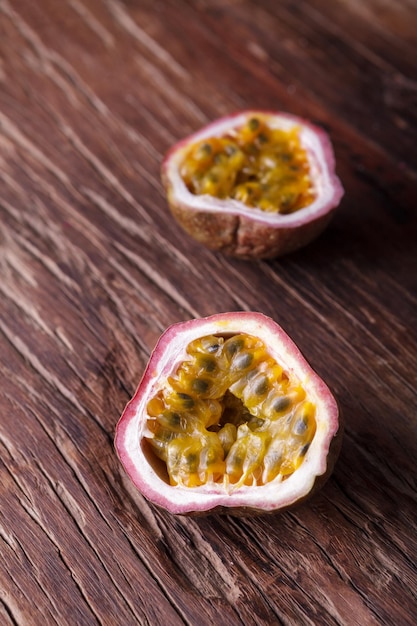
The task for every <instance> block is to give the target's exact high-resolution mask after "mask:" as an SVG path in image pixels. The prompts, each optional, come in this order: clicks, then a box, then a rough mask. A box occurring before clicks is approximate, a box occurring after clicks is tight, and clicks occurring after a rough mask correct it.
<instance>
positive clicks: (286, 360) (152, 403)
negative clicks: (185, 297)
mask: <svg viewBox="0 0 417 626" xmlns="http://www.w3.org/2000/svg"><path fill="white" fill-rule="evenodd" d="M340 434H341V428H340V425H339V413H338V407H337V403H336V401H335V399H334V397H333V395H332V394H331V392H330V391H329V389H328V387H327V386H326V385H325V383H324V382H323V381H322V380H321V379H320V378H319V377H318V375H317V374H316V373H315V372H314V371H313V370H312V368H311V367H310V365H308V363H307V362H306V360H305V359H304V357H303V356H302V354H301V353H300V351H299V349H298V348H297V347H296V345H295V344H294V343H293V341H292V340H291V339H290V338H289V337H288V335H286V333H285V332H284V331H283V330H282V328H281V327H280V326H278V324H276V323H275V322H274V321H273V320H272V319H270V318H268V317H266V316H265V315H263V314H261V313H253V312H237V313H222V314H217V315H213V316H211V317H207V318H203V319H194V320H189V321H186V322H182V323H178V324H174V325H173V326H170V327H169V328H168V329H167V330H166V331H165V333H164V334H163V335H162V336H161V337H160V339H159V341H158V343H157V345H156V347H155V349H154V351H153V353H152V355H151V358H150V360H149V363H148V365H147V368H146V370H145V373H144V375H143V378H142V380H141V382H140V384H139V386H138V388H137V390H136V393H135V395H134V397H133V398H132V400H131V401H130V402H129V403H128V405H127V406H126V408H125V410H124V412H123V415H122V417H121V418H120V421H119V423H118V425H117V428H116V436H115V447H116V450H117V453H118V455H119V458H120V460H121V462H122V464H123V466H124V468H125V470H126V472H127V474H128V475H129V476H130V478H131V480H132V481H133V483H134V484H135V485H136V487H137V488H138V489H139V491H140V492H141V493H142V494H143V495H144V496H145V497H146V498H147V499H148V500H150V501H152V502H153V503H155V504H156V505H159V506H161V507H163V508H165V509H167V510H168V511H170V512H171V513H174V514H203V513H208V512H214V511H215V512H229V513H234V514H254V513H267V512H274V511H278V510H282V509H285V508H288V507H290V506H292V505H294V504H296V503H299V502H300V501H302V500H304V499H305V498H306V497H307V496H309V495H311V493H312V492H313V490H315V488H317V486H318V485H320V484H322V483H323V482H324V481H325V479H326V478H327V477H328V476H329V474H330V472H331V470H332V468H333V464H334V461H335V459H336V457H337V454H338V451H339V444H340Z"/></svg>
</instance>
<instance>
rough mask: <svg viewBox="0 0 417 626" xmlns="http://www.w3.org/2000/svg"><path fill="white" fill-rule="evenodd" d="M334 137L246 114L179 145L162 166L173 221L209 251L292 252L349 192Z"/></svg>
mask: <svg viewBox="0 0 417 626" xmlns="http://www.w3.org/2000/svg"><path fill="white" fill-rule="evenodd" d="M334 167H335V162H334V154H333V149H332V146H331V143H330V140H329V138H328V137H327V135H326V134H325V133H324V131H323V130H321V129H319V128H318V127H316V126H313V125H312V124H310V123H308V122H306V121H304V120H301V119H300V118H297V117H295V116H291V115H288V114H285V113H274V112H266V111H244V112H241V113H238V114H235V115H232V116H229V117H225V118H222V119H220V120H218V121H216V122H213V123H212V124H210V125H208V126H206V127H205V128H203V129H202V130H200V131H199V132H197V133H195V134H194V135H191V136H190V137H188V138H186V139H184V140H183V141H181V142H179V143H178V144H177V145H175V146H174V147H173V148H172V149H171V150H170V151H169V152H168V154H167V155H166V157H165V159H164V162H163V165H162V181H163V183H164V186H165V189H166V192H167V199H168V203H169V206H170V208H171V211H172V214H173V216H174V217H175V218H176V220H177V221H178V222H179V224H180V225H181V226H182V227H183V228H184V229H185V230H186V231H187V232H188V234H190V235H191V236H192V237H194V238H195V239H196V240H197V241H199V242H200V243H202V244H204V245H205V246H207V247H208V248H211V249H213V250H218V251H221V252H224V253H226V254H230V255H233V256H237V257H242V258H273V257H276V256H281V255H283V254H287V253H289V252H292V251H294V250H296V249H298V248H300V247H302V246H304V245H306V244H307V243H309V242H310V241H312V240H313V239H314V238H315V237H317V236H318V235H319V234H320V233H321V232H322V231H323V229H324V228H325V227H326V226H327V224H328V222H329V220H330V218H331V216H332V214H333V211H334V209H335V208H336V206H337V205H338V203H339V201H340V199H341V197H342V195H343V189H342V186H341V184H340V181H339V179H338V178H337V176H336V175H335V172H334Z"/></svg>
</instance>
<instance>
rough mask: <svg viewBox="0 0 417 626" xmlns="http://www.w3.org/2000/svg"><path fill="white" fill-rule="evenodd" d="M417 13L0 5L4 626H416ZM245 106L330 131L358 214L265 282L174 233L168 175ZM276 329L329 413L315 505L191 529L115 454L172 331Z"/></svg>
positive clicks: (50, 2)
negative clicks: (165, 163)
mask: <svg viewBox="0 0 417 626" xmlns="http://www.w3.org/2000/svg"><path fill="white" fill-rule="evenodd" d="M416 32H417V14H416V5H415V3H414V2H413V1H412V0H398V1H397V2H388V1H387V0H385V1H384V0H369V1H368V2H363V1H362V0H334V1H333V2H328V0H310V1H308V2H307V1H295V0H260V1H256V0H240V1H239V0H223V1H221V2H220V1H217V0H211V1H210V0H188V1H187V0H60V1H59V2H57V1H56V0H36V2H35V1H33V0H0V34H1V36H0V50H1V65H0V79H1V92H0V101H1V107H0V160H1V165H0V178H1V199H0V211H1V213H0V215H1V229H0V272H1V279H0V294H1V318H0V350H1V352H0V355H1V369H0V376H1V384H0V407H1V423H0V449H1V511H0V537H1V563H0V581H1V585H0V589H1V595H0V598H1V603H0V623H1V624H15V625H19V626H28V625H29V626H30V625H32V624H34V625H36V626H38V625H40V626H49V625H50V624H58V625H60V626H69V625H71V626H72V625H81V624H82V625H92V624H102V625H103V626H110V625H123V626H127V625H131V624H149V625H152V626H154V625H159V624H162V625H164V624H166V625H170V626H171V625H176V624H188V625H192V626H201V625H212V624H218V625H225V626H229V625H238V624H240V625H242V624H244V625H251V624H258V625H259V624H285V625H289V626H293V625H296V626H298V625H304V624H314V625H322V624H338V625H341V624H347V625H353V624H357V625H360V626H369V625H374V624H383V625H384V626H386V625H393V626H404V625H407V624H408V625H410V626H411V625H414V624H416V623H417V567H416V561H417V535H416V532H417V524H416V519H417V507H416V499H417V488H416V459H417V419H416V414H417V402H416V387H417V378H416V371H417V354H416V345H417V341H416V338H417V331H416V328H417V324H416V322H417V316H416V303H417V298H416V295H417V290H416V273H417V272H416V269H417V267H416V259H417V255H416V245H415V244H416V235H417V229H416V219H415V204H416V195H415V193H413V192H415V182H416V175H417V169H416V163H417V159H416V157H417V109H416V93H417V83H416V77H417V76H416V56H417V54H416ZM249 107H255V108H258V107H259V108H267V109H276V110H284V111H289V112H291V113H294V114H297V115H301V116H303V117H305V118H308V119H310V120H312V121H313V122H315V123H317V124H319V125H321V126H323V127H324V128H325V129H326V130H327V131H328V132H329V134H330V136H331V139H332V141H333V144H334V148H335V153H336V159H337V172H338V175H339V176H340V178H341V180H342V181H343V185H344V187H345V191H346V193H345V197H344V199H343V201H342V204H341V205H340V208H339V209H338V211H337V213H336V215H335V218H334V219H333V221H332V223H331V225H330V226H329V228H328V229H327V230H326V232H325V233H324V234H323V235H322V236H321V237H320V238H319V239H318V240H317V241H316V242H314V243H312V244H311V245H309V246H308V247H306V248H304V249H303V250H301V251H299V252H297V253H293V254H291V255H288V256H287V257H285V258H282V259H276V260H273V261H253V262H251V261H242V260H235V259H232V258H228V257H226V256H223V255H221V254H220V253H213V252H211V251H209V250H207V249H203V248H202V247H201V246H199V244H198V243H196V242H195V241H194V240H192V239H191V238H190V237H189V236H187V235H186V234H185V233H184V232H183V231H182V230H181V228H180V227H179V226H178V225H177V224H176V223H175V222H174V220H173V218H172V217H171V214H170V212H169V210H168V208H167V203H166V199H165V195H164V193H163V190H162V186H161V183H160V178H159V170H160V164H161V159H162V156H163V154H164V153H165V152H166V150H167V149H168V148H169V147H170V146H171V145H172V144H173V143H174V142H176V141H177V140H179V139H180V138H182V137H184V136H186V135H188V134H189V133H191V132H192V131H195V130H197V129H199V128H200V127H201V126H202V125H204V124H206V123H207V122H209V121H211V120H213V119H215V118H217V117H219V116H221V115H225V114H227V113H229V112H232V111H235V110H239V109H245V108H249ZM240 309H244V310H257V311H261V312H263V313H265V314H267V315H269V316H271V317H273V318H274V319H275V320H276V321H278V322H279V323H280V324H281V325H282V326H283V327H284V329H285V330H286V331H287V332H288V333H289V334H290V336H291V337H292V338H293V339H294V340H295V342H296V343H297V344H298V345H299V347H300V349H301V350H302V352H303V353H304V354H305V356H306V358H307V359H308V360H309V362H310V363H311V365H312V366H313V367H314V369H315V370H316V371H317V372H318V373H319V375H320V376H322V377H323V378H324V380H326V382H327V383H328V385H329V386H330V388H331V389H332V390H333V391H334V393H335V395H336V396H337V398H338V401H339V403H340V406H341V407H342V411H343V414H344V416H345V420H346V431H345V436H344V442H343V447H342V451H341V455H340V458H339V461H338V463H337V465H336V468H335V471H334V473H333V475H332V477H331V479H330V480H329V481H328V483H327V484H326V486H325V487H324V488H323V490H322V491H321V492H320V493H318V494H316V495H315V496H314V497H313V499H311V500H310V501H309V502H307V503H305V504H303V505H302V506H300V507H299V508H296V509H294V510H293V511H290V512H286V513H282V514H280V515H276V516H273V517H262V518H252V519H240V518H236V517H232V516H230V515H228V516H223V517H221V516H211V517H206V518H188V517H175V516H172V515H170V514H168V513H165V512H164V511H161V510H158V509H157V508H156V507H155V506H153V505H151V504H149V503H147V501H146V500H144V498H143V497H142V496H141V495H139V494H138V493H137V492H136V490H135V489H134V488H133V487H132V486H131V483H130V481H129V480H128V479H127V478H126V476H125V473H124V471H123V469H122V467H121V464H120V462H119V460H118V458H117V456H116V454H115V451H114V447H113V437H114V431H115V426H116V423H117V421H118V419H119V416H120V414H121V412H122V410H123V408H124V406H125V404H126V402H127V401H128V400H129V398H130V397H131V395H132V394H133V392H134V390H135V388H136V385H137V383H138V382H139V379H140V377H141V375H142V373H143V370H144V368H145V365H146V362H147V360H148V357H149V354H150V352H151V350H152V348H153V346H154V345H155V342H156V341H157V338H158V337H159V335H160V334H161V332H162V331H163V330H164V329H165V328H166V327H167V326H168V325H170V324H172V323H174V322H177V321H181V320H185V319H189V318H192V317H201V316H205V315H210V314H212V313H216V312H222V311H223V312H224V311H228V310H240Z"/></svg>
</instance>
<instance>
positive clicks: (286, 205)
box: [180, 117, 315, 213]
mask: <svg viewBox="0 0 417 626" xmlns="http://www.w3.org/2000/svg"><path fill="white" fill-rule="evenodd" d="M180 173H181V176H182V178H183V180H184V182H185V184H186V186H187V187H188V189H189V191H191V193H193V194H196V195H202V194H208V195H211V196H216V197H218V198H223V199H224V198H233V199H235V200H238V201H239V202H242V203H244V204H245V205H247V206H249V207H256V208H258V209H261V210H262V211H267V212H275V213H294V212H295V211H298V210H299V209H302V208H304V207H306V206H308V205H309V204H311V203H312V202H313V200H314V199H315V192H314V188H313V183H312V180H311V177H310V167H309V162H308V159H307V155H306V152H305V150H304V148H303V147H302V145H301V142H300V139H299V128H298V127H293V128H292V129H291V130H283V129H277V128H271V127H270V126H268V124H267V123H266V121H264V120H262V119H261V118H260V117H252V118H250V119H249V120H248V122H247V123H246V124H245V125H244V126H242V127H241V128H238V129H234V130H231V131H229V132H228V133H226V134H225V135H224V136H222V137H211V138H208V139H204V140H203V141H199V142H197V143H195V144H193V145H192V146H191V147H190V149H189V150H188V152H187V154H186V156H185V159H184V161H183V163H182V166H181V169H180Z"/></svg>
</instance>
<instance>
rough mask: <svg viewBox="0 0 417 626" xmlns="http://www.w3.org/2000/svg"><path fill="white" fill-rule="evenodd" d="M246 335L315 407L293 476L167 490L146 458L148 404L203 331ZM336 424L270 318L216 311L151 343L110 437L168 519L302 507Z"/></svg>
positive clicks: (321, 473)
mask: <svg viewBox="0 0 417 626" xmlns="http://www.w3.org/2000/svg"><path fill="white" fill-rule="evenodd" d="M239 332H245V333H247V334H251V335H254V336H257V337H259V338H261V339H263V340H264V341H265V342H266V343H267V345H268V348H269V349H270V350H271V354H272V355H274V356H275V357H276V358H277V359H278V360H279V361H280V363H281V364H282V365H283V366H284V367H285V368H286V369H287V370H289V371H291V370H292V371H294V372H295V374H296V375H297V376H298V377H299V379H300V381H301V383H302V384H303V385H304V388H305V389H306V391H307V392H308V393H310V394H312V396H313V401H314V402H315V403H316V407H317V413H316V419H317V431H316V435H315V437H314V438H313V442H312V444H311V446H310V448H309V450H308V451H307V454H306V456H305V459H304V461H303V463H302V465H301V466H300V468H299V469H297V470H296V471H295V472H294V474H292V476H291V477H290V478H288V479H287V480H285V481H283V482H282V483H280V484H278V485H277V484H275V485H274V484H273V483H270V484H268V485H264V486H261V487H248V486H243V487H241V488H239V489H237V490H236V491H233V492H232V493H226V492H225V491H224V488H223V487H222V486H221V485H214V486H213V485H204V486H202V487H197V488H190V487H188V488H187V487H179V486H170V485H169V484H168V483H167V482H166V480H164V478H163V477H162V473H161V472H160V471H158V467H157V462H155V459H153V460H152V462H150V461H151V457H150V455H149V451H147V450H146V441H145V439H144V438H143V431H144V428H145V425H146V421H147V415H146V406H147V402H148V400H149V399H150V398H151V397H152V395H153V394H154V393H155V389H157V388H158V383H159V384H160V383H161V380H163V379H164V378H165V377H166V376H168V375H169V374H170V373H172V372H173V371H174V370H175V369H176V367H177V365H178V364H179V363H180V362H181V361H182V360H184V358H185V356H186V347H187V345H188V344H189V343H190V341H192V340H193V339H196V338H198V337H202V336H205V335H207V334H225V335H227V334H237V333H239ZM341 436H342V425H341V421H340V416H339V410H338V406H337V403H336V400H335V398H334V397H333V395H332V394H331V392H330V390H329V389H328V387H327V386H326V385H325V383H324V382H323V381H322V380H321V379H320V378H319V376H318V375H317V374H316V373H315V372H314V371H313V370H312V368H311V367H310V365H309V364H308V363H307V361H306V360H305V358H304V357H303V356H302V354H301V352H300V351H299V349H298V348H297V346H296V345H295V344H294V342H293V341H292V340H291V339H290V338H289V337H288V335H287V334H286V333H285V332H284V330H283V329H282V328H281V327H280V326H279V325H278V324H277V323H276V322H274V321H273V320H272V319H271V318H269V317H266V316H265V315H263V314H262V313H257V312H232V313H220V314H216V315H212V316H210V317H207V318H201V319H193V320H188V321H186V322H180V323H177V324H174V325H172V326H170V327H169V328H168V329H167V330H166V331H165V332H164V333H163V334H162V335H161V337H160V339H159V341H158V342H157V344H156V346H155V348H154V350H153V352H152V354H151V357H150V359H149V362H148V365H147V367H146V369H145V372H144V374H143V377H142V380H141V381H140V383H139V385H138V387H137V390H136V392H135V394H134V396H133V398H132V399H131V401H130V402H129V403H128V404H127V406H126V408H125V410H124V412H123V414H122V416H121V418H120V420H119V422H118V424H117V427H116V434H115V448H116V451H117V454H118V456H119V458H120V461H121V462H122V464H123V466H124V468H125V470H126V472H127V474H128V475H129V477H130V479H131V480H132V482H133V483H134V484H135V486H136V487H137V488H138V490H139V491H140V492H141V493H142V495H143V496H145V498H147V499H148V500H150V501H151V502H153V503H154V504H156V505H157V506H159V507H162V508H163V509H166V510H168V511H169V512H170V513H173V514H183V515H206V514H208V513H227V514H233V515H241V516H249V515H256V514H264V513H274V512H277V511H282V510H285V509H288V508H290V507H292V506H294V505H295V504H299V503H301V502H302V501H303V500H305V499H306V498H307V497H309V496H311V495H312V493H314V492H315V491H316V490H317V489H318V488H319V487H321V486H322V485H323V484H324V482H325V481H326V479H327V478H328V476H329V475H330V473H331V471H332V469H333V466H334V462H335V461H336V459H337V456H338V453H339V450H340V445H341Z"/></svg>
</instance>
